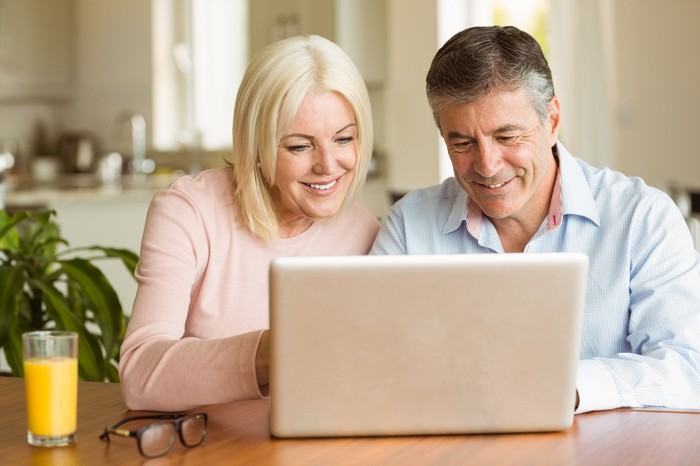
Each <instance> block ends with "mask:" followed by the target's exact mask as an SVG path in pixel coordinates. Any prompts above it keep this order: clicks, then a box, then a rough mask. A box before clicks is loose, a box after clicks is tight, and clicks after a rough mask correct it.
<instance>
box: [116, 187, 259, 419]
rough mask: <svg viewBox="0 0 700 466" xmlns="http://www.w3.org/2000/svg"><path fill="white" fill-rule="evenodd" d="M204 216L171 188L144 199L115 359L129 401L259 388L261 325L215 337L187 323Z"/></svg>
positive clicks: (211, 399) (220, 397) (209, 396)
mask: <svg viewBox="0 0 700 466" xmlns="http://www.w3.org/2000/svg"><path fill="white" fill-rule="evenodd" d="M206 221H207V220H206V219H205V218H203V215H202V213H201V211H200V210H199V209H198V208H197V205H196V204H195V203H194V202H193V201H192V200H191V199H190V198H189V197H188V196H187V195H186V194H183V193H182V192H180V191H178V190H175V189H172V188H171V189H168V190H166V191H163V192H161V193H159V194H157V195H156V196H155V197H154V199H153V202H152V203H151V206H150V207H149V211H148V215H147V218H146V226H145V229H144V235H143V240H142V244H141V256H140V260H139V264H138V267H137V269H136V279H137V281H138V284H139V286H138V291H137V294H136V299H135V301H134V306H133V310H132V315H131V318H130V320H129V325H128V328H127V332H126V335H125V338H124V342H123V344H122V347H121V355H120V363H119V373H120V379H121V385H122V392H123V396H124V400H125V402H126V405H127V407H128V408H129V409H141V410H157V411H176V410H184V409H190V408H193V407H196V406H201V405H206V404H214V403H223V402H228V401H234V400H240V399H249V398H259V397H261V396H262V395H261V393H260V391H259V388H258V385H257V378H256V374H255V355H256V352H257V347H258V342H259V340H260V336H261V333H262V329H261V330H258V331H251V332H247V333H243V334H240V335H233V336H228V337H224V338H214V339H208V338H205V336H203V335H199V336H196V335H189V334H188V333H187V331H186V329H187V323H188V318H191V316H190V315H189V310H190V302H191V300H193V299H196V296H197V293H198V279H199V277H200V276H201V275H202V274H204V273H206V262H207V260H208V257H209V254H210V251H209V242H208V239H209V238H208V236H207V227H206V225H205V223H206Z"/></svg>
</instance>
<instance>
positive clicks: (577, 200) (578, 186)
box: [557, 142, 600, 226]
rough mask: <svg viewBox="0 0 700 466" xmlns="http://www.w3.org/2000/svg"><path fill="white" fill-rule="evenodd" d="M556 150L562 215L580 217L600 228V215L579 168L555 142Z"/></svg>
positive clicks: (570, 156) (571, 157)
mask: <svg viewBox="0 0 700 466" xmlns="http://www.w3.org/2000/svg"><path fill="white" fill-rule="evenodd" d="M557 150H558V152H559V173H560V176H561V200H562V206H563V209H564V210H563V212H564V215H569V214H572V215H580V216H582V217H585V218H587V219H589V220H590V221H591V222H593V223H595V224H596V225H597V226H600V213H599V212H598V207H597V206H596V203H595V200H594V199H593V193H592V192H591V187H590V186H589V184H588V180H587V179H586V176H585V175H584V174H583V170H582V169H581V166H580V165H579V164H578V163H577V162H576V159H575V158H574V157H573V156H572V155H571V154H570V153H569V151H567V150H566V148H565V147H564V146H563V145H562V144H561V143H560V142H557Z"/></svg>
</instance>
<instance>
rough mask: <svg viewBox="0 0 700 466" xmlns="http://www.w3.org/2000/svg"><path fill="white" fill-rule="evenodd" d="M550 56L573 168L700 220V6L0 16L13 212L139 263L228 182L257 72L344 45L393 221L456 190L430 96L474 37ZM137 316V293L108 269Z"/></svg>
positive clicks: (414, 1)
mask: <svg viewBox="0 0 700 466" xmlns="http://www.w3.org/2000/svg"><path fill="white" fill-rule="evenodd" d="M493 23H496V24H515V25H517V26H519V27H521V28H523V29H526V30H528V31H529V32H531V33H532V34H533V35H535V36H536V37H537V38H538V39H539V40H540V41H541V43H542V44H543V46H544V48H545V50H546V53H547V55H548V57H549V60H550V63H551V66H552V68H553V70H554V80H555V88H556V91H557V94H558V95H559V96H560V99H561V102H562V112H563V118H564V119H563V127H562V131H561V139H562V141H563V142H564V144H565V145H566V146H567V147H568V149H569V150H570V151H571V152H572V153H574V154H575V155H577V156H579V157H581V158H583V159H585V160H588V161H589V162H590V163H592V164H594V165H598V166H609V167H612V168H614V169H618V170H621V171H623V172H625V173H627V174H629V175H637V176H641V177H643V178H644V179H645V180H646V181H647V182H648V183H649V184H651V185H654V186H656V187H659V188H661V189H664V190H666V191H668V192H669V193H670V194H672V195H673V196H674V198H675V199H677V200H678V203H679V206H680V207H681V208H683V209H684V211H685V212H686V213H688V214H689V213H690V211H691V210H695V211H698V210H700V202H699V201H700V199H699V198H698V195H696V194H694V193H695V192H696V191H700V152H699V151H698V141H697V138H698V136H697V132H698V129H697V127H698V123H700V117H698V109H700V86H699V85H698V83H700V51H699V50H698V44H699V43H700V1H697V0H666V1H664V2H659V1H658V0H514V1H506V0H249V1H248V0H0V199H2V200H1V201H0V202H4V203H5V205H6V207H7V208H8V209H20V208H37V207H51V208H54V209H56V211H57V212H58V220H59V222H60V223H61V225H62V227H63V232H64V234H65V236H66V237H67V238H68V239H69V240H70V241H71V243H72V244H74V245H87V244H102V245H108V246H117V247H129V248H132V249H134V250H136V251H138V248H139V242H140V238H141V231H142V228H143V221H144V218H145V213H146V209H147V207H148V203H149V201H150V199H151V197H152V196H153V193H155V192H156V191H157V190H158V189H162V188H164V187H165V186H167V185H168V183H170V182H171V181H172V180H173V179H175V178H176V177H178V176H181V175H182V174H185V173H194V172H197V171H200V170H202V169H206V168H209V167H216V166H221V165H222V164H223V158H224V157H227V156H228V153H229V151H230V147H231V140H230V132H231V130H230V128H231V116H232V109H233V104H234V99H235V93H236V89H237V86H238V83H239V81H240V78H241V76H242V73H243V70H244V68H245V66H246V64H247V62H248V58H249V57H250V56H251V54H254V53H255V52H256V51H257V50H259V49H260V48H261V47H263V46H264V45H266V44H268V43H270V42H272V41H274V40H277V39H280V38H283V37H286V36H290V35H296V34H311V33H314V34H320V35H323V36H325V37H327V38H329V39H332V40H334V41H336V42H337V43H338V44H339V45H340V46H341V47H343V48H344V49H345V50H346V51H347V52H348V53H349V54H350V55H351V57H352V58H353V59H354V60H355V62H356V63H357V65H358V67H359V68H360V70H361V71H362V74H363V76H364V77H365V79H366V82H367V85H368V88H369V90H370V94H371V98H372V103H373V111H374V122H375V127H376V150H375V154H374V159H373V165H372V172H371V175H370V177H369V179H368V182H367V188H366V190H365V192H364V196H363V197H364V200H365V202H366V203H367V204H368V205H369V206H370V208H371V209H372V210H373V211H374V212H375V213H376V214H377V216H378V217H380V218H381V217H383V216H385V215H386V212H387V210H388V208H389V207H390V205H391V203H392V202H393V200H394V199H396V198H398V197H400V196H401V195H402V194H404V193H405V192H407V191H409V190H411V189H413V188H418V187H422V186H426V185H430V184H435V183H438V182H440V181H441V180H443V179H444V178H445V177H447V176H450V175H451V170H450V165H449V160H448V158H447V156H446V154H445V153H443V150H444V149H443V147H442V142H441V140H440V138H439V135H438V132H437V130H436V128H435V126H434V124H433V121H432V117H431V114H430V111H429V108H428V105H427V103H426V99H425V94H424V78H425V73H426V71H427V69H428V66H429V63H430V61H431V59H432V57H433V54H434V53H435V52H436V51H437V49H438V48H439V46H440V45H441V44H442V43H443V42H444V41H445V40H447V39H448V38H449V37H450V36H451V35H452V34H453V33H455V32H457V31H458V30H460V29H462V28H464V27H466V26H471V25H480V24H493ZM105 267H106V270H107V273H108V274H109V276H110V279H111V280H113V281H114V282H115V288H117V291H118V292H119V294H120V297H121V299H122V304H123V306H124V307H125V309H126V310H127V312H128V311H129V309H130V306H131V302H132V301H133V296H134V293H135V284H134V283H133V280H131V278H130V277H128V276H125V275H124V274H125V272H123V271H122V270H121V268H120V266H118V265H114V270H109V269H107V267H108V266H105Z"/></svg>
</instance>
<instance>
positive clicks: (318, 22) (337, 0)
mask: <svg viewBox="0 0 700 466" xmlns="http://www.w3.org/2000/svg"><path fill="white" fill-rule="evenodd" d="M249 26H250V28H249V29H250V54H251V56H253V55H254V54H255V53H257V52H258V51H259V50H260V49H261V48H263V47H264V46H266V45H268V44H270V43H272V42H275V41H277V40H280V39H283V38H285V37H290V36H295V35H309V34H317V35H320V36H323V37H325V38H327V39H329V40H332V41H334V42H335V43H337V44H338V45H339V46H340V47H341V48H342V49H343V50H345V52H347V54H348V55H349V56H350V58H352V59H353V61H354V62H355V64H356V65H357V67H358V68H359V69H360V72H361V73H362V76H363V78H364V79H365V82H366V83H367V85H368V86H370V87H371V86H379V85H381V84H382V83H383V81H384V79H385V74H386V72H385V62H386V1H385V0H251V1H250V2H249Z"/></svg>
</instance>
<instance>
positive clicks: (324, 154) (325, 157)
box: [314, 145, 336, 175]
mask: <svg viewBox="0 0 700 466" xmlns="http://www.w3.org/2000/svg"><path fill="white" fill-rule="evenodd" d="M314 156H315V160H314V173H316V174H318V175H331V174H333V170H334V169H335V165H336V159H335V154H334V152H333V149H332V148H331V147H328V146H325V145H323V146H319V147H317V148H316V150H315V151H314Z"/></svg>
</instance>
